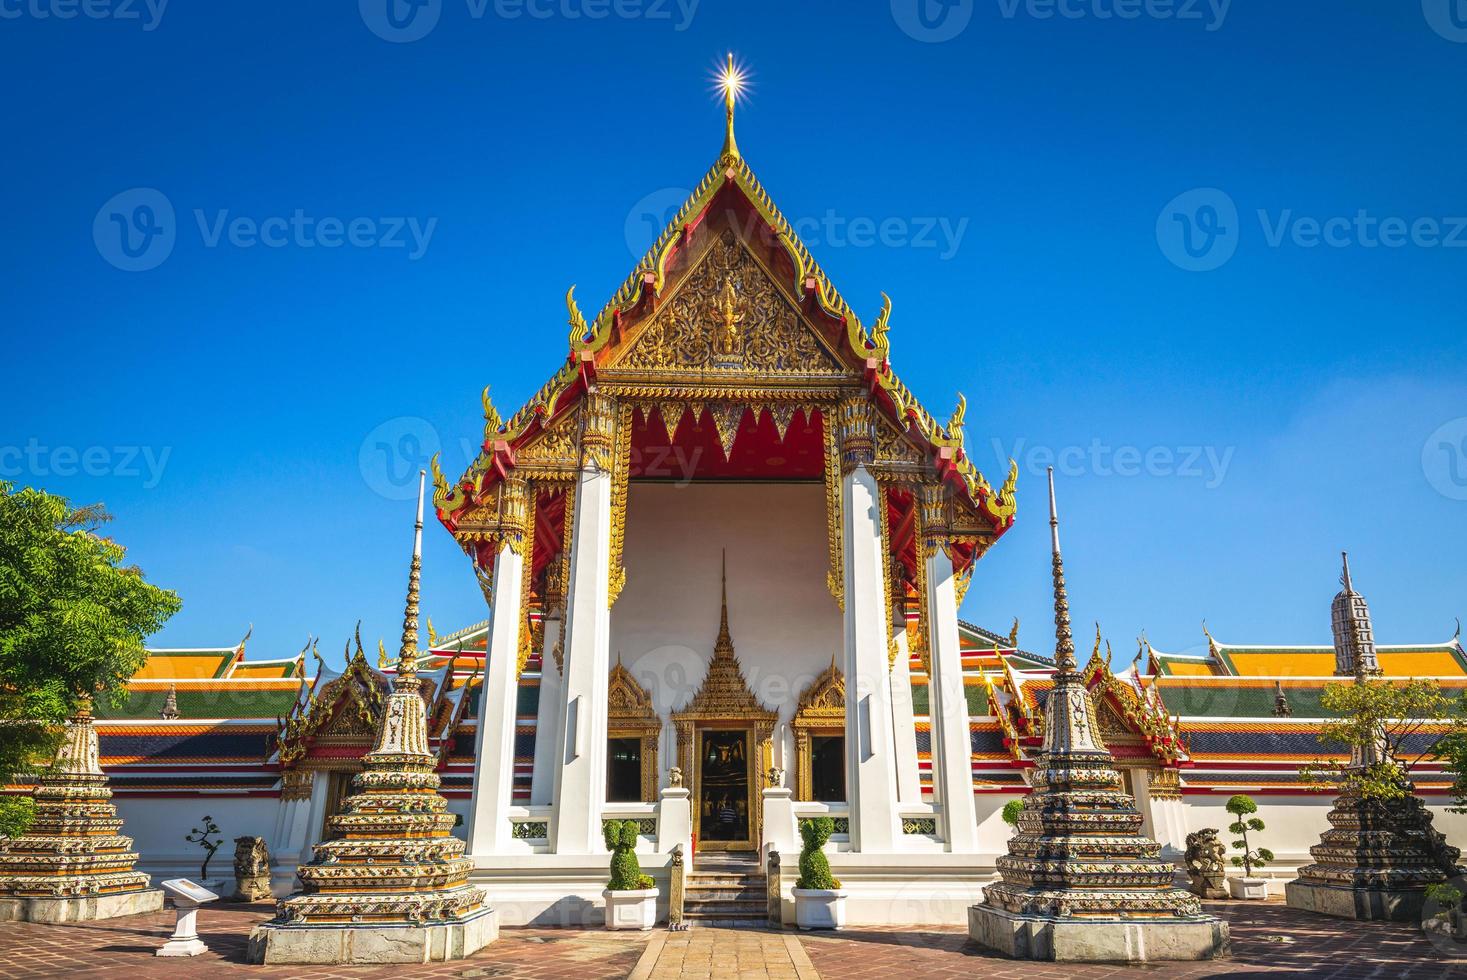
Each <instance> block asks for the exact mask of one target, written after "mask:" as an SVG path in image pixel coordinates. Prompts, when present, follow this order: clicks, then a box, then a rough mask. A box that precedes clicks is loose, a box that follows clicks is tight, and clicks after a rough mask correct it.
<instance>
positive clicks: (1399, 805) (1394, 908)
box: [1284, 554, 1461, 922]
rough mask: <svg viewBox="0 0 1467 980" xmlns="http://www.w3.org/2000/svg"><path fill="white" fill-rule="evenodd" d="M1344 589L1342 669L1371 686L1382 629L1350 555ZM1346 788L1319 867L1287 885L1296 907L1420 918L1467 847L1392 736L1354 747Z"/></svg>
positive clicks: (1338, 665) (1339, 609) (1319, 847)
mask: <svg viewBox="0 0 1467 980" xmlns="http://www.w3.org/2000/svg"><path fill="white" fill-rule="evenodd" d="M1341 561H1342V563H1343V566H1344V568H1343V572H1342V574H1341V576H1340V582H1341V585H1342V586H1343V588H1342V589H1341V590H1340V592H1339V594H1337V595H1336V596H1335V599H1334V603H1333V604H1332V606H1331V609H1330V613H1331V615H1330V619H1331V626H1332V628H1333V633H1334V643H1335V674H1336V675H1337V676H1343V677H1348V676H1350V675H1352V674H1353V675H1354V677H1355V683H1356V684H1360V685H1364V684H1366V683H1367V682H1368V680H1369V678H1370V677H1372V676H1374V675H1378V674H1379V673H1380V672H1381V671H1380V667H1379V665H1378V663H1377V660H1376V653H1375V634H1374V630H1373V629H1372V627H1371V623H1370V608H1369V607H1368V606H1367V605H1366V604H1365V597H1364V596H1362V595H1360V593H1358V592H1356V591H1355V590H1354V588H1353V587H1352V586H1351V584H1350V560H1349V557H1348V556H1346V555H1343V554H1342V555H1341ZM1392 769H1394V770H1395V771H1394V775H1391V776H1390V777H1389V778H1391V779H1398V780H1399V781H1400V782H1401V783H1402V784H1403V785H1402V786H1401V789H1403V790H1404V791H1405V792H1404V794H1403V795H1400V796H1393V797H1390V798H1381V797H1378V796H1376V795H1374V794H1372V793H1369V792H1363V790H1364V789H1365V787H1366V785H1367V784H1368V783H1369V782H1371V780H1367V779H1363V778H1360V777H1361V776H1363V775H1364V774H1366V773H1371V772H1373V773H1377V774H1379V773H1382V772H1387V773H1389V772H1390V771H1391V770H1392ZM1343 784H1344V785H1343V792H1341V793H1340V795H1339V796H1338V797H1336V798H1335V802H1334V806H1333V807H1332V808H1331V810H1330V813H1329V823H1330V829H1329V830H1326V831H1325V832H1324V833H1323V834H1321V835H1320V839H1319V843H1318V844H1315V845H1314V846H1313V847H1311V848H1310V849H1309V853H1310V855H1311V856H1312V857H1313V858H1314V862H1313V863H1312V864H1307V865H1305V866H1304V867H1302V868H1300V869H1299V877H1298V878H1297V879H1296V880H1294V881H1291V882H1289V883H1288V884H1287V885H1285V886H1284V893H1285V897H1286V899H1287V901H1288V903H1289V905H1290V906H1292V907H1293V908H1297V909H1306V910H1308V911H1310V912H1320V913H1323V914H1325V915H1333V916H1338V917H1340V918H1344V919H1394V920H1397V921H1412V922H1414V921H1416V920H1417V919H1418V918H1419V917H1420V916H1421V909H1422V905H1423V904H1424V903H1425V899H1426V888H1427V886H1429V885H1432V884H1436V883H1439V882H1444V881H1446V880H1447V879H1448V878H1449V877H1452V876H1455V875H1457V874H1459V873H1460V872H1461V869H1460V868H1458V867H1457V858H1458V857H1459V856H1460V854H1461V852H1460V851H1459V850H1458V849H1457V848H1455V847H1452V846H1450V845H1448V844H1447V842H1446V840H1445V839H1444V838H1443V836H1442V835H1441V833H1439V832H1438V831H1437V830H1436V829H1435V828H1434V827H1433V826H1432V822H1431V811H1430V810H1428V809H1426V805H1425V804H1424V803H1422V801H1421V799H1420V797H1418V796H1416V795H1415V794H1414V787H1412V786H1411V785H1410V783H1409V781H1408V779H1407V777H1406V775H1405V773H1404V771H1402V770H1401V769H1400V768H1399V766H1398V765H1397V764H1396V763H1395V760H1393V759H1392V758H1391V754H1390V750H1389V749H1388V747H1387V745H1386V739H1385V737H1384V733H1382V735H1381V737H1380V738H1378V739H1373V740H1371V741H1369V742H1368V743H1367V744H1364V745H1357V746H1354V747H1352V748H1351V750H1350V765H1349V767H1348V768H1347V769H1346V770H1345V772H1344V779H1343Z"/></svg>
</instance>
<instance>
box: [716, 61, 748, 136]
mask: <svg viewBox="0 0 1467 980" xmlns="http://www.w3.org/2000/svg"><path fill="white" fill-rule="evenodd" d="M718 87H719V88H720V89H722V90H723V107H724V112H725V114H726V116H727V125H728V129H727V131H726V132H725V133H724V137H723V155H724V156H725V157H729V158H731V159H735V160H737V159H738V158H739V144H738V141H737V140H735V139H734V106H735V105H736V104H737V103H738V100H739V93H740V92H741V91H743V87H744V70H743V69H742V68H740V67H739V66H738V65H735V64H734V56H733V52H732V51H730V52H729V53H728V63H727V64H726V65H725V66H724V69H723V72H722V73H721V74H720V75H719V76H718Z"/></svg>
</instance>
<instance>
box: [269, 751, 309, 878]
mask: <svg viewBox="0 0 1467 980" xmlns="http://www.w3.org/2000/svg"><path fill="white" fill-rule="evenodd" d="M312 776H313V774H312V773H310V772H304V773H302V772H300V771H299V770H293V771H291V772H289V773H286V774H285V776H284V777H283V779H284V785H283V786H282V791H281V795H280V809H279V811H277V813H276V816H275V835H274V836H273V837H272V838H271V839H270V853H271V854H272V855H275V860H274V862H273V864H272V867H271V869H270V889H271V891H277V892H280V893H281V894H289V893H291V892H293V891H295V869H296V868H297V867H299V865H300V855H301V852H302V851H304V850H305V849H306V841H307V839H308V837H309V835H310V827H311V823H310V818H311V792H310V790H311V789H312V788H313V784H314V779H312ZM301 783H304V784H305V790H306V792H305V793H304V794H302V792H301Z"/></svg>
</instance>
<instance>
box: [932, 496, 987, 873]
mask: <svg viewBox="0 0 1467 980" xmlns="http://www.w3.org/2000/svg"><path fill="white" fill-rule="evenodd" d="M929 492H930V491H929ZM927 509H928V508H926V507H924V510H927ZM924 530H925V528H924ZM927 547H928V546H927V545H924V549H925V548H927ZM925 560H926V568H925V572H926V575H925V576H924V577H925V578H926V581H927V595H926V596H924V597H923V601H924V602H926V603H927V632H928V633H929V634H930V635H929V636H928V637H927V659H928V662H929V665H930V666H929V671H930V673H929V676H928V681H927V685H928V686H927V692H928V694H927V697H928V702H929V704H930V706H931V707H930V709H929V710H930V712H931V716H932V789H933V796H934V797H936V798H937V799H940V800H941V801H942V815H941V826H942V837H943V840H944V841H946V845H947V849H948V850H949V851H956V852H960V853H965V854H966V853H973V852H976V851H977V850H978V810H977V807H976V806H975V805H974V801H973V742H972V735H971V733H970V729H969V727H968V696H967V692H966V691H964V689H963V659H962V648H961V647H960V646H959V642H958V602H957V593H956V592H955V590H954V583H953V563H952V560H951V559H950V558H948V556H947V553H946V552H945V551H944V550H943V549H942V547H941V546H940V545H938V546H937V547H933V548H931V550H930V551H929V552H928V554H927V555H926V556H925Z"/></svg>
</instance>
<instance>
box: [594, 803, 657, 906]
mask: <svg viewBox="0 0 1467 980" xmlns="http://www.w3.org/2000/svg"><path fill="white" fill-rule="evenodd" d="M601 834H602V836H604V837H605V838H606V846H607V847H608V848H609V849H610V850H611V881H609V882H608V883H607V885H606V887H607V888H608V889H610V890H611V891H614V892H630V891H638V890H641V889H646V888H651V887H652V885H653V884H654V882H653V881H652V878H651V877H650V876H648V875H644V874H642V864H641V862H639V861H638V860H637V822H636V821H635V820H625V821H622V820H608V821H606V822H605V823H604V824H602V825H601Z"/></svg>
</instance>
